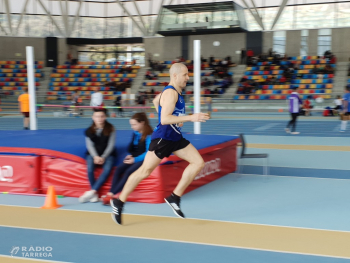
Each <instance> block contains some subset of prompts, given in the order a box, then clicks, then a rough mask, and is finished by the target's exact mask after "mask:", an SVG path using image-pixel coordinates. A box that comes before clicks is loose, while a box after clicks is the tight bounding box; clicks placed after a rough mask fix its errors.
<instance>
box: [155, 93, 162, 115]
mask: <svg viewBox="0 0 350 263" xmlns="http://www.w3.org/2000/svg"><path fill="white" fill-rule="evenodd" d="M160 94H161V93H160ZM160 94H158V95H157V96H156V97H155V98H154V99H153V105H154V107H155V108H156V111H157V112H158V107H159V98H160Z"/></svg>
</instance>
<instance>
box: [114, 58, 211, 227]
mask: <svg viewBox="0 0 350 263" xmlns="http://www.w3.org/2000/svg"><path fill="white" fill-rule="evenodd" d="M188 79H189V76H188V70H187V67H186V66H185V65H184V64H181V63H175V64H173V65H172V66H171V68H170V83H169V85H168V86H166V87H165V88H164V90H163V92H162V93H161V94H159V95H158V96H157V97H156V98H155V99H154V100H153V104H154V106H155V108H156V109H157V112H158V120H159V124H158V126H157V127H156V128H155V130H154V132H153V134H152V141H151V144H150V146H149V150H148V152H147V154H146V157H145V160H144V162H143V164H142V166H141V167H140V168H139V169H138V170H137V171H135V172H134V173H133V174H131V175H130V177H129V179H128V181H127V182H126V184H125V186H124V189H123V190H122V192H121V193H120V195H119V198H118V199H111V206H112V209H113V213H112V218H113V220H114V221H115V222H116V223H118V224H122V220H121V215H122V211H123V206H124V203H125V202H126V200H127V198H128V196H129V194H130V193H131V192H132V191H133V190H134V189H135V188H136V186H137V185H138V184H139V183H140V182H141V181H142V180H143V179H145V178H147V177H148V176H149V175H150V174H151V173H152V171H153V170H154V169H155V168H156V167H157V166H158V165H159V164H160V162H161V161H162V159H163V158H164V157H169V156H170V155H171V154H172V153H174V154H175V155H176V156H178V157H179V158H181V159H183V160H185V161H187V162H189V165H188V166H187V167H186V169H185V171H184V172H183V174H182V177H181V180H180V182H179V183H178V185H177V186H176V188H175V190H174V191H173V193H172V194H171V195H170V196H169V197H167V198H165V201H166V202H167V203H168V204H169V205H170V206H171V208H172V209H173V211H174V213H175V214H176V215H177V216H179V217H182V218H185V215H184V214H183V213H182V211H181V209H180V198H181V196H182V195H183V193H184V191H185V189H186V188H187V186H189V184H190V183H191V182H192V181H193V179H194V178H195V176H196V175H197V174H198V173H199V172H200V170H201V169H202V168H203V167H204V160H203V158H202V156H201V155H200V154H199V152H198V151H197V149H196V148H194V147H193V145H192V144H191V143H190V142H189V141H188V140H186V139H185V138H183V137H182V134H181V128H180V127H181V126H182V123H183V122H189V121H191V122H205V121H206V120H208V119H209V115H208V114H206V113H196V114H193V115H190V116H184V114H185V100H184V98H183V97H182V96H181V92H182V90H183V89H184V88H185V87H186V83H187V81H188Z"/></svg>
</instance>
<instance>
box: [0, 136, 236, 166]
mask: <svg viewBox="0 0 350 263" xmlns="http://www.w3.org/2000/svg"><path fill="white" fill-rule="evenodd" d="M84 130H85V129H73V130H66V129H64V130H63V129H62V130H38V131H27V130H21V131H0V147H25V148H35V149H49V150H54V151H59V152H63V153H69V154H73V155H76V156H79V157H82V158H85V153H86V146H85V136H84ZM131 136H132V131H131V130H117V139H116V148H117V151H118V158H117V164H119V163H120V162H122V160H123V158H124V157H125V155H126V154H127V148H128V145H129V143H130V141H131V138H132V137H131ZM184 137H185V138H186V139H188V140H189V141H190V142H191V143H192V144H193V145H194V146H195V147H196V148H197V149H203V148H207V147H210V146H214V145H217V144H220V143H224V142H227V141H230V140H234V139H237V138H238V137H237V136H223V135H202V134H200V135H196V134H184Z"/></svg>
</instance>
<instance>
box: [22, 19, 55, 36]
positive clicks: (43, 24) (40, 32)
mask: <svg viewBox="0 0 350 263" xmlns="http://www.w3.org/2000/svg"><path fill="white" fill-rule="evenodd" d="M26 22H27V24H26V26H27V28H26V31H27V33H28V36H31V37H46V36H49V35H50V32H49V26H48V25H49V23H50V20H49V18H48V16H46V15H28V16H27V21H26Z"/></svg>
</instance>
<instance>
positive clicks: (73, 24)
mask: <svg viewBox="0 0 350 263" xmlns="http://www.w3.org/2000/svg"><path fill="white" fill-rule="evenodd" d="M82 4H83V1H82V0H79V6H78V8H77V12H76V13H75V16H74V20H73V23H72V26H71V27H70V30H69V32H68V37H69V36H70V35H71V34H72V32H73V30H74V27H75V23H76V22H77V20H78V18H79V17H80V15H79V14H80V9H81V6H82Z"/></svg>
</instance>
